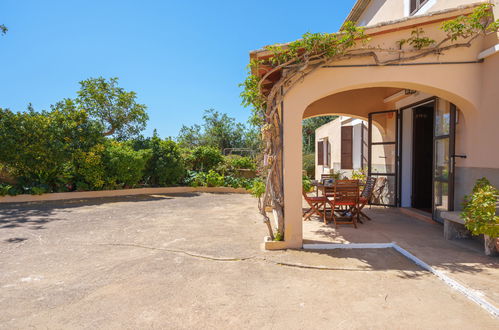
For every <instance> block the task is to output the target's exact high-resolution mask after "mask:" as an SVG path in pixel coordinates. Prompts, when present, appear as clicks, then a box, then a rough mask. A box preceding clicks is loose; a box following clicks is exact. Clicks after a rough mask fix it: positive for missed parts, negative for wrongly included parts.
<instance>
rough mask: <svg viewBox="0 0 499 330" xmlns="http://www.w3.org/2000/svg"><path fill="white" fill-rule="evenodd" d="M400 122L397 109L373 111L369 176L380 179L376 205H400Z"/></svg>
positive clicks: (374, 201) (369, 143)
mask: <svg viewBox="0 0 499 330" xmlns="http://www.w3.org/2000/svg"><path fill="white" fill-rule="evenodd" d="M399 121H400V116H399V112H398V111H397V110H390V111H380V112H372V113H370V114H369V126H368V132H369V137H368V161H367V168H368V175H369V176H372V177H375V178H376V179H377V183H376V188H375V196H374V197H373V202H372V204H375V205H386V206H397V205H398V204H399V198H398V195H399V189H398V181H399V178H398V173H399V170H398V169H399V143H398V141H399V136H400V132H399V126H400V125H399Z"/></svg>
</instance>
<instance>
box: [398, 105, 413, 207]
mask: <svg viewBox="0 0 499 330" xmlns="http://www.w3.org/2000/svg"><path fill="white" fill-rule="evenodd" d="M401 164H402V173H401V178H402V180H401V189H400V191H401V196H400V197H401V198H400V202H401V206H402V207H411V204H412V203H411V195H412V109H407V110H403V115H402V162H401Z"/></svg>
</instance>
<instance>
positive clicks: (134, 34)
mask: <svg viewBox="0 0 499 330" xmlns="http://www.w3.org/2000/svg"><path fill="white" fill-rule="evenodd" d="M353 3H354V0H341V1H331V0H328V1H314V2H313V5H312V4H311V3H310V2H307V1H281V0H266V1H255V0H254V1H234V0H232V1H217V0H213V1H188V0H184V1H168V0H165V1H152V0H151V1H149V0H142V1H139V0H136V1H125V0H120V1H108V0H100V1H97V0H95V1H94V0H86V1H73V0H64V1H53V0H47V1H29V0H24V1H19V0H2V1H1V2H0V24H5V25H6V26H7V27H8V28H9V32H8V34H7V35H6V36H3V37H0V107H2V108H10V109H12V110H17V111H20V110H24V109H26V105H27V104H28V103H29V102H31V103H33V106H34V107H35V109H37V110H41V109H48V108H49V106H50V104H53V103H55V102H57V101H58V100H61V99H62V98H65V97H74V96H75V95H76V91H77V90H78V87H79V86H78V82H79V81H81V80H83V79H86V78H89V77H97V76H103V77H115V76H116V77H119V78H120V85H121V86H122V87H124V88H125V89H127V90H133V91H136V92H137V94H138V98H139V102H141V103H144V104H146V105H147V106H148V113H149V116H150V120H149V124H148V128H147V130H146V131H145V132H144V134H145V135H150V134H151V133H152V130H153V129H154V128H157V129H158V132H159V134H160V136H162V137H168V136H173V137H175V136H176V135H177V133H178V130H179V129H180V127H181V126H182V124H185V125H192V124H194V123H199V122H200V120H201V116H202V113H203V111H204V109H208V108H215V109H216V110H218V111H221V112H226V113H228V114H229V115H231V116H233V117H235V118H236V119H238V120H239V121H246V119H247V118H248V116H249V109H245V108H243V107H242V106H241V105H240V103H241V100H240V98H239V93H240V88H239V87H238V84H239V83H240V82H241V81H243V80H244V77H245V66H246V64H247V63H248V58H249V57H248V56H249V55H248V53H249V51H250V50H253V49H258V48H261V47H262V46H265V45H268V44H273V43H276V42H287V41H292V40H295V39H297V38H299V37H300V36H301V35H302V34H303V33H305V32H335V31H337V30H338V29H339V27H340V25H341V23H342V22H343V20H344V18H345V17H346V16H347V14H348V12H349V10H350V8H351V7H352V6H353Z"/></svg>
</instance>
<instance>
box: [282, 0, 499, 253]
mask: <svg viewBox="0 0 499 330" xmlns="http://www.w3.org/2000/svg"><path fill="white" fill-rule="evenodd" d="M430 1H431V0H430ZM494 2H495V3H496V4H499V3H498V2H499V1H497V0H494ZM384 3H386V6H388V4H389V3H390V1H385V2H384ZM446 3H448V6H449V7H456V6H459V5H461V4H466V3H469V2H467V1H448V2H446ZM443 5H444V3H443V2H442V3H437V2H436V3H434V4H433V5H432V6H433V9H434V10H440V9H443V7H442V6H443ZM387 8H388V7H387ZM394 10H395V7H394ZM471 11H472V8H465V9H459V10H456V11H454V12H452V15H455V16H457V15H462V14H467V13H470V12H471ZM493 12H494V15H495V17H496V18H499V6H496V7H495V8H494V9H493ZM397 15H398V14H397ZM446 15H447V16H446ZM449 15H450V14H438V15H434V16H425V17H415V18H413V19H412V20H411V21H410V24H409V23H406V22H399V23H393V24H391V25H390V26H389V27H383V26H381V27H373V28H371V29H368V30H367V31H366V33H367V34H370V35H371V36H372V39H371V41H370V45H371V46H380V47H381V48H392V47H394V45H396V43H397V41H398V40H401V39H404V38H407V37H409V36H410V33H411V31H412V29H413V27H414V25H419V26H422V27H423V29H424V31H425V32H426V34H425V35H426V36H428V37H430V38H432V39H434V40H442V39H443V38H445V33H444V32H443V31H441V30H440V26H441V21H442V19H446V18H445V17H450V16H449ZM366 17H367V16H366ZM373 17H374V16H373ZM377 17H382V15H381V13H379V14H378V16H377ZM387 17H388V16H384V18H382V19H383V20H389V18H387ZM396 18H397V19H399V18H401V17H400V16H398V17H396ZM380 20H381V18H380ZM432 22H433V23H432ZM498 44H499V38H498V34H491V35H489V36H488V37H486V38H479V39H477V40H475V41H474V42H473V43H472V44H471V46H470V47H465V48H459V49H453V50H448V51H446V52H445V53H444V54H439V55H433V56H426V57H424V58H421V59H418V60H416V61H413V62H411V63H412V64H415V63H418V62H419V63H421V64H422V65H401V66H369V65H368V64H373V63H374V61H373V60H372V59H369V58H351V59H348V60H343V61H337V62H335V63H334V65H335V66H334V67H324V68H320V69H318V70H316V71H314V72H313V73H311V74H310V75H308V76H306V77H305V78H304V79H302V80H301V81H300V82H299V83H297V84H296V85H294V86H293V87H292V88H291V89H290V90H287V91H286V94H285V98H284V101H283V103H282V104H283V110H282V111H283V112H284V114H283V118H284V119H283V148H284V149H283V165H284V179H283V180H284V216H285V242H283V246H285V247H287V248H300V247H301V246H302V217H301V215H302V213H301V211H302V210H301V205H302V196H301V193H300V192H301V167H302V150H301V145H302V135H301V123H302V120H303V119H304V118H307V117H312V116H318V115H328V114H339V115H345V116H350V117H357V118H367V116H368V114H369V113H370V112H375V111H381V110H392V109H396V108H397V104H395V103H386V102H384V101H383V99H384V98H386V96H388V95H383V93H387V94H390V93H392V92H393V91H397V90H399V91H400V90H401V89H411V90H417V91H419V92H420V93H421V95H423V94H427V95H431V96H436V97H438V98H440V99H443V100H446V101H448V102H451V103H453V104H455V105H456V106H457V108H458V109H459V118H458V119H459V122H458V124H457V135H456V154H462V155H466V158H463V159H461V158H458V159H456V171H455V173H456V180H455V206H456V208H459V206H460V202H461V200H462V197H463V195H464V194H467V193H469V191H470V190H471V188H472V185H473V184H474V181H475V180H476V179H477V178H479V177H481V176H487V177H488V178H489V179H490V180H491V181H492V183H493V184H496V185H497V186H499V152H498V150H499V149H498V147H497V143H498V141H499V111H498V108H499V94H498V93H497V86H499V75H498V74H497V73H498V72H499V53H493V54H492V55H491V56H489V57H487V58H485V60H484V62H482V63H475V62H474V61H476V60H477V59H478V58H479V54H480V53H482V52H483V51H485V50H487V49H489V48H490V47H492V46H495V45H498ZM383 59H385V57H384V56H381V60H383ZM449 62H467V63H460V64H444V63H449ZM423 63H424V64H423ZM427 63H434V65H431V64H427ZM437 63H438V64H437ZM366 64H367V65H366ZM380 125H381V126H383V125H382V124H380Z"/></svg>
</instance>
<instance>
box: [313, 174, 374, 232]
mask: <svg viewBox="0 0 499 330" xmlns="http://www.w3.org/2000/svg"><path fill="white" fill-rule="evenodd" d="M312 185H314V186H315V187H316V189H315V196H309V195H308V193H307V192H306V191H303V198H304V199H305V201H306V202H307V204H308V205H309V206H310V208H309V209H308V210H306V211H305V212H304V213H303V217H304V220H305V221H306V220H310V217H312V215H314V214H316V215H318V216H320V217H321V218H322V219H323V220H324V223H325V224H327V223H328V222H329V221H330V220H332V221H333V222H334V224H335V226H336V227H338V225H339V224H351V225H353V226H354V227H355V228H357V223H359V222H360V223H362V219H361V217H363V218H366V219H367V220H371V219H370V218H369V217H368V216H367V215H366V214H365V213H363V212H362V209H363V208H364V207H365V206H366V205H367V204H369V202H370V201H371V198H372V196H373V193H374V189H375V186H376V178H374V177H367V178H366V181H365V182H360V180H333V179H332V178H330V177H327V176H326V175H323V176H322V177H321V182H318V181H312Z"/></svg>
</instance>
